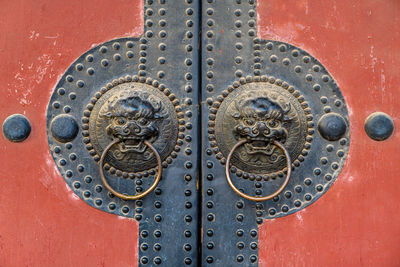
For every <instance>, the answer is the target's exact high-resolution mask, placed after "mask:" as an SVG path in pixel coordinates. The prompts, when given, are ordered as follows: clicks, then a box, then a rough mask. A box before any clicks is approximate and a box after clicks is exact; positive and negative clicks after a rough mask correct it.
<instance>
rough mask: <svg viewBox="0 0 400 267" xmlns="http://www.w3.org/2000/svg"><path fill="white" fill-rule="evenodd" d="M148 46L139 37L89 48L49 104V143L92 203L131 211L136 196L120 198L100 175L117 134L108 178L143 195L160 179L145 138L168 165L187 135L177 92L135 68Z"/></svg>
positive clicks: (62, 168) (65, 171)
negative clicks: (103, 158)
mask: <svg viewBox="0 0 400 267" xmlns="http://www.w3.org/2000/svg"><path fill="white" fill-rule="evenodd" d="M140 51H141V50H140V48H139V43H138V39H136V38H122V39H117V40H113V41H109V42H107V43H104V44H101V45H99V46H97V47H94V48H93V49H91V50H89V51H87V52H86V53H84V54H83V55H82V56H80V57H79V58H78V59H77V60H76V61H75V62H74V63H73V64H72V65H71V66H70V67H69V68H68V70H67V71H66V72H65V73H64V75H63V76H62V77H61V79H60V80H59V82H58V84H57V86H56V88H55V90H54V92H53V94H52V96H51V99H50V102H49V105H48V108H47V134H48V142H49V147H50V150H51V154H52V156H53V158H54V161H55V162H56V164H57V167H58V168H59V170H60V172H61V174H62V176H63V177H64V179H65V181H66V182H67V184H68V186H69V187H70V188H71V189H72V190H73V191H74V192H75V193H76V194H77V195H78V196H79V197H81V198H82V199H83V200H84V201H85V202H87V203H88V204H90V205H92V206H94V207H96V208H98V209H101V210H104V211H107V212H110V213H115V214H118V215H123V216H129V217H133V216H134V212H135V211H134V207H135V202H131V201H124V200H121V199H119V198H118V197H115V196H114V195H113V194H111V193H109V192H108V190H107V189H106V188H105V187H104V185H103V184H102V182H101V180H100V174H99V165H98V161H99V159H100V155H101V153H102V152H103V151H104V148H105V146H107V145H108V144H109V143H111V141H112V140H113V138H116V137H118V138H121V139H122V140H123V142H121V143H122V145H121V146H118V147H117V146H116V147H115V148H112V151H110V153H109V154H107V158H106V162H107V164H105V169H106V170H108V171H109V172H108V178H107V180H108V182H109V184H110V185H111V186H112V187H113V188H115V189H116V190H117V191H118V192H121V193H125V194H128V195H135V194H136V193H137V192H141V191H142V190H144V189H146V188H148V187H149V186H150V185H151V184H152V183H153V181H154V178H153V175H154V174H155V173H156V171H155V169H154V167H155V166H156V162H155V160H154V157H153V155H152V153H151V152H150V151H149V150H148V149H147V147H143V146H142V141H143V140H147V141H149V142H151V143H152V144H153V146H154V147H155V148H156V150H157V151H158V152H159V154H160V155H161V157H162V160H163V163H162V166H163V168H167V167H168V165H169V164H170V163H172V161H173V159H174V158H176V157H177V151H179V150H180V148H179V146H180V145H182V143H183V141H182V140H183V139H184V137H185V136H184V134H183V131H184V129H185V128H184V125H185V121H184V119H183V113H182V107H181V106H180V104H179V100H178V98H177V97H176V95H174V94H173V93H172V92H171V90H170V89H169V88H167V87H166V85H164V84H162V83H160V82H158V81H157V80H154V79H151V78H146V77H142V76H137V75H135V73H136V72H137V70H138V64H139V61H138V60H137V58H138V56H139V53H140ZM128 139H131V140H128ZM124 143H125V144H124ZM123 145H125V146H123ZM133 178H134V179H133ZM142 178H143V179H142Z"/></svg>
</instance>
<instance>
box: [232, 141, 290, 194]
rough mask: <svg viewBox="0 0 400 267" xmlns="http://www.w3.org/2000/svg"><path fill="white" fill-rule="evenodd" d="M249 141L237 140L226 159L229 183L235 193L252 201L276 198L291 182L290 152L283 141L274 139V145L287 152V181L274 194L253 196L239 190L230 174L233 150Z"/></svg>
mask: <svg viewBox="0 0 400 267" xmlns="http://www.w3.org/2000/svg"><path fill="white" fill-rule="evenodd" d="M248 141H249V140H247V139H244V140H241V141H239V142H237V143H236V145H234V146H233V147H232V150H231V151H230V152H229V155H228V158H227V159H226V165H225V175H226V180H227V181H228V184H229V186H230V187H231V188H232V189H233V191H235V193H237V194H238V195H240V196H242V197H244V198H245V199H248V200H252V201H265V200H268V199H271V198H274V197H275V196H277V195H279V194H280V193H281V192H282V191H283V189H285V187H286V185H287V184H288V182H289V179H290V174H291V171H292V168H291V166H292V162H291V160H290V156H289V153H288V151H287V150H286V148H285V147H284V146H283V145H282V144H281V143H279V142H278V141H274V145H276V146H277V147H279V148H280V149H282V151H283V152H284V153H285V157H286V163H287V174H286V178H285V181H284V182H283V184H282V185H281V187H279V189H278V190H276V191H275V192H274V193H272V194H270V195H268V196H265V197H253V196H250V195H247V194H245V193H242V192H241V191H239V189H237V188H236V186H235V185H234V184H233V183H232V180H231V176H230V174H229V163H230V161H231V158H232V156H233V152H234V151H235V150H236V149H237V148H238V147H239V146H241V145H243V144H244V143H247V142H248Z"/></svg>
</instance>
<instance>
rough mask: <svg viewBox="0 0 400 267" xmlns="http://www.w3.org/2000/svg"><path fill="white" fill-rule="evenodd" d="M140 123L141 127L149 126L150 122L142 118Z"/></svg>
mask: <svg viewBox="0 0 400 267" xmlns="http://www.w3.org/2000/svg"><path fill="white" fill-rule="evenodd" d="M139 123H140V124H141V125H147V124H149V121H148V120H146V119H145V118H141V119H140V120H139Z"/></svg>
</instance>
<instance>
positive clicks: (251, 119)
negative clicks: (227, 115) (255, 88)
mask: <svg viewBox="0 0 400 267" xmlns="http://www.w3.org/2000/svg"><path fill="white" fill-rule="evenodd" d="M236 108H237V112H236V113H235V114H234V115H233V117H234V118H235V119H236V121H237V124H236V126H235V127H234V130H233V131H234V134H235V135H236V136H237V139H247V140H249V141H250V142H247V143H246V144H245V148H246V152H247V153H248V154H250V155H251V154H265V155H268V156H270V155H271V154H272V153H273V151H274V146H271V144H272V143H273V141H274V140H276V141H279V142H280V143H285V141H286V138H287V135H288V132H287V130H286V129H285V128H284V126H283V124H284V122H286V121H288V118H287V117H286V116H285V115H286V114H287V113H288V112H289V110H290V106H288V108H287V109H286V110H284V109H283V108H282V107H281V106H280V105H279V104H278V103H276V102H274V101H272V100H271V99H269V98H268V97H265V96H263V97H250V98H246V99H244V100H239V101H237V102H236Z"/></svg>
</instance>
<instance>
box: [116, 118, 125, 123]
mask: <svg viewBox="0 0 400 267" xmlns="http://www.w3.org/2000/svg"><path fill="white" fill-rule="evenodd" d="M125 122H126V120H125V119H124V118H118V119H117V123H118V124H119V125H124V124H125Z"/></svg>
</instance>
